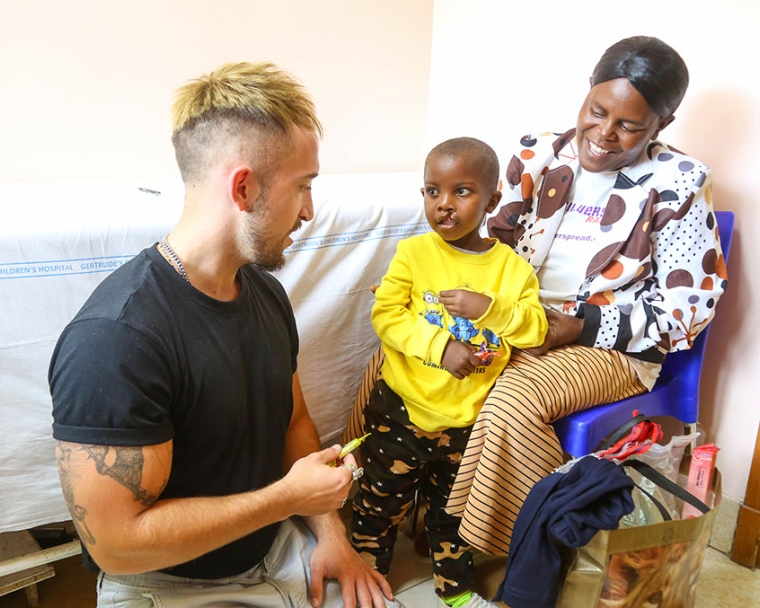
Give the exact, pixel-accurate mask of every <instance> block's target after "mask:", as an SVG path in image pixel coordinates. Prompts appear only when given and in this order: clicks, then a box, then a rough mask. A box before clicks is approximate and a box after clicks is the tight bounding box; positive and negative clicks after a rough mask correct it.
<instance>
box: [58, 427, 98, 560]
mask: <svg viewBox="0 0 760 608" xmlns="http://www.w3.org/2000/svg"><path fill="white" fill-rule="evenodd" d="M55 452H56V458H57V460H58V477H59V478H60V480H61V490H62V491H63V498H64V500H65V501H66V506H67V507H68V508H69V513H71V520H72V521H73V522H74V527H76V529H77V533H78V534H79V538H80V539H81V540H82V542H84V543H85V544H87V545H94V544H95V537H94V536H93V534H92V532H91V531H90V528H89V527H88V526H87V522H86V521H85V518H86V516H87V509H85V508H84V507H83V506H81V505H78V504H76V502H75V501H74V479H73V478H74V475H73V473H72V469H71V448H69V447H64V446H63V445H62V444H61V442H60V441H59V442H57V443H56V450H55Z"/></svg>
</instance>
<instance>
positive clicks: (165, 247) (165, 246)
mask: <svg viewBox="0 0 760 608" xmlns="http://www.w3.org/2000/svg"><path fill="white" fill-rule="evenodd" d="M159 246H160V247H161V248H162V249H163V250H164V252H165V253H166V255H168V256H169V260H170V261H171V263H172V266H174V268H175V269H176V270H177V272H178V273H179V276H181V277H182V278H183V279H185V281H187V282H188V283H189V282H190V277H188V276H187V271H186V270H185V267H184V266H183V265H182V262H181V261H180V259H179V256H178V255H177V254H176V253H175V252H174V249H172V248H171V246H170V245H169V241H167V240H166V237H163V238H162V239H161V242H160V243H159Z"/></svg>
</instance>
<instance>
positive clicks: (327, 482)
mask: <svg viewBox="0 0 760 608" xmlns="http://www.w3.org/2000/svg"><path fill="white" fill-rule="evenodd" d="M338 454H340V446H339V445H334V446H332V447H329V448H327V449H324V450H322V451H321V452H314V453H312V454H309V455H308V456H305V457H303V458H301V459H299V460H297V461H296V462H295V463H293V466H292V467H291V468H290V471H288V474H287V475H286V476H285V477H283V479H282V480H281V481H279V482H278V483H283V484H286V485H287V486H288V488H289V493H290V495H291V496H292V497H293V505H294V510H295V514H296V515H301V516H304V517H306V516H309V515H319V514H321V513H327V512H329V511H335V510H337V509H339V508H340V506H341V505H342V504H343V502H344V501H345V500H346V498H347V497H348V491H349V489H350V488H351V484H352V483H353V477H352V474H351V471H350V470H349V469H348V467H344V466H337V467H331V466H328V464H329V463H330V462H332V461H333V460H335V459H336V458H337V457H338ZM342 464H351V465H354V466H356V460H355V459H354V457H353V456H352V455H351V454H348V455H347V456H346V457H345V458H343V460H342Z"/></svg>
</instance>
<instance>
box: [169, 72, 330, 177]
mask: <svg viewBox="0 0 760 608" xmlns="http://www.w3.org/2000/svg"><path fill="white" fill-rule="evenodd" d="M292 127H300V128H302V129H304V130H307V131H313V132H316V133H317V134H318V135H320V136H321V135H322V125H321V124H320V122H319V119H318V118H317V115H316V110H315V108H314V104H313V102H312V100H311V98H310V97H309V95H308V94H307V93H306V91H305V90H304V88H303V86H302V85H301V84H299V83H298V82H297V81H296V80H295V79H294V78H293V77H292V76H290V75H289V74H288V73H286V72H285V71H283V70H281V69H280V68H278V67H277V66H276V65H274V64H273V63H269V62H264V63H246V62H243V63H228V64H225V65H223V66H221V67H220V68H218V69H217V70H214V71H213V72H212V73H210V74H207V75H204V76H202V77H201V78H198V79H196V80H193V81H191V82H189V83H188V84H186V85H184V86H183V87H181V88H179V89H178V90H177V93H176V98H175V101H174V105H173V106H172V143H173V144H174V149H175V154H176V158H177V165H178V166H179V169H180V173H181V174H182V178H183V179H184V180H185V181H188V180H196V179H202V177H203V171H204V169H205V167H207V166H208V163H209V161H211V160H213V159H214V158H215V157H218V156H219V155H220V153H222V151H223V149H224V148H227V147H234V146H237V147H238V149H242V150H244V151H245V153H246V154H248V155H249V156H251V160H252V161H253V162H254V163H255V164H257V165H258V167H257V168H259V169H261V168H262V167H270V168H271V165H272V163H276V162H277V158H278V157H279V156H280V154H279V153H280V152H282V151H283V150H286V149H287V148H288V146H289V144H290V133H289V131H290V129H291V128H292Z"/></svg>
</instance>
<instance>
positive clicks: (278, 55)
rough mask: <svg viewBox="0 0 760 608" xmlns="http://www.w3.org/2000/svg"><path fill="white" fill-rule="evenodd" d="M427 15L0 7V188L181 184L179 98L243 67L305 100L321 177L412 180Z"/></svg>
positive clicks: (413, 11) (111, 5) (410, 9)
mask: <svg viewBox="0 0 760 608" xmlns="http://www.w3.org/2000/svg"><path fill="white" fill-rule="evenodd" d="M432 9H433V1H432V0H415V1H414V2H407V1H406V0H361V2H348V1H345V0H319V1H313V0H277V1H272V0H219V1H211V0H130V1H129V2H102V1H100V0H66V1H64V0H33V1H27V0H2V1H0V74H1V75H2V81H0V91H1V94H0V182H12V181H40V180H80V179H81V180H91V179H131V178H138V179H142V178H151V177H154V178H164V177H168V178H173V177H178V176H179V173H178V171H177V170H176V168H175V166H174V156H173V150H172V147H171V143H170V141H169V137H170V134H171V127H170V115H169V109H170V106H171V102H172V95H173V93H174V91H175V89H176V88H177V87H178V86H180V85H182V84H184V83H185V82H186V81H187V80H188V79H191V78H196V77H198V76H200V75H201V74H203V73H206V72H209V71H211V70H213V69H214V68H216V67H217V66H219V65H221V64H222V63H225V62H228V61H242V60H247V61H262V60H273V61H275V62H277V63H279V64H280V65H281V66H282V67H284V68H286V69H287V70H289V71H290V72H292V73H293V74H294V75H295V76H296V77H297V78H299V79H300V80H301V81H302V82H303V83H304V84H306V86H307V87H308V88H309V90H310V92H311V93H312V95H313V97H314V100H315V102H316V104H317V109H318V112H319V115H320V117H321V119H322V121H323V123H324V126H325V131H326V132H325V139H324V141H323V145H322V154H321V159H322V172H323V173H350V172H369V171H409V170H417V168H418V165H419V158H420V156H421V155H423V154H424V145H425V140H424V138H425V130H426V113H427V91H428V78H429V65H430V39H431V31H432ZM1 204H2V201H0V205H1Z"/></svg>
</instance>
